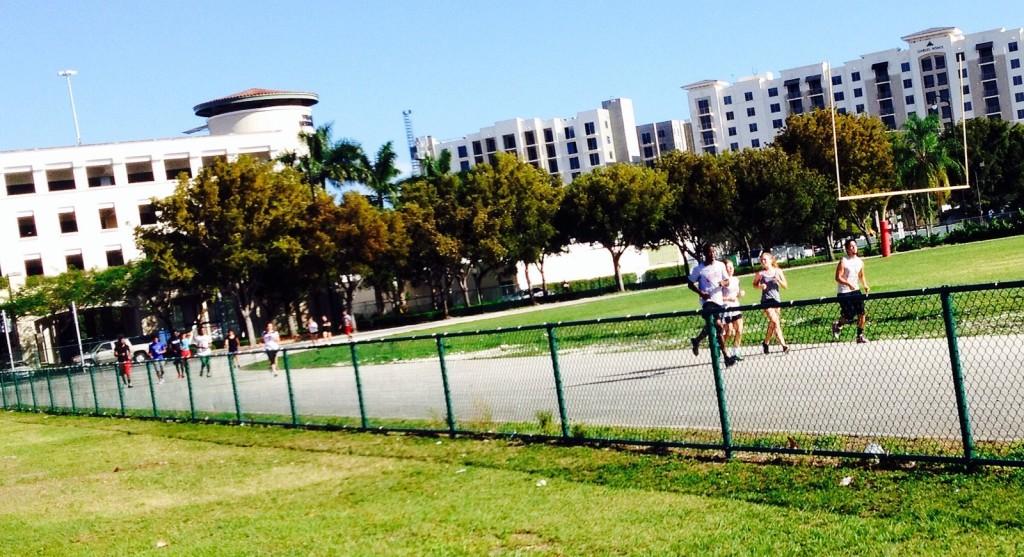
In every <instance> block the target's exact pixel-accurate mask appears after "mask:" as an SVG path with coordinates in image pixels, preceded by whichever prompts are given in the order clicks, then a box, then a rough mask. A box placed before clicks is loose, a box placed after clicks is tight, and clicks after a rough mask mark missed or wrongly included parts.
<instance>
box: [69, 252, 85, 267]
mask: <svg viewBox="0 0 1024 557" xmlns="http://www.w3.org/2000/svg"><path fill="white" fill-rule="evenodd" d="M64 265H66V266H67V268H68V270H69V271H70V270H71V269H78V270H79V271H84V270H85V261H83V260H82V254H81V253H69V254H67V255H65V256H64Z"/></svg>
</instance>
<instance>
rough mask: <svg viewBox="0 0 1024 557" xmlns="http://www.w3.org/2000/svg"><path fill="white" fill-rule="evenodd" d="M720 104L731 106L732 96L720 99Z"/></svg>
mask: <svg viewBox="0 0 1024 557" xmlns="http://www.w3.org/2000/svg"><path fill="white" fill-rule="evenodd" d="M722 104H732V95H726V96H725V98H724V99H722Z"/></svg>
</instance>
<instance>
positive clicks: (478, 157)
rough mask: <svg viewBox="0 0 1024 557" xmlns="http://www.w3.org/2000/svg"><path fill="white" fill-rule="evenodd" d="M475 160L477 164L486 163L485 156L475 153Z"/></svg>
mask: <svg viewBox="0 0 1024 557" xmlns="http://www.w3.org/2000/svg"><path fill="white" fill-rule="evenodd" d="M473 162H475V163H476V164H483V163H484V156H483V155H474V156H473Z"/></svg>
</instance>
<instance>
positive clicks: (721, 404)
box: [704, 312, 732, 459]
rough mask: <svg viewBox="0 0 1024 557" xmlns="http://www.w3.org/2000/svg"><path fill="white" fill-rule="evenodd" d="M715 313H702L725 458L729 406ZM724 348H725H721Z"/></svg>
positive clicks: (729, 431) (727, 455)
mask: <svg viewBox="0 0 1024 557" xmlns="http://www.w3.org/2000/svg"><path fill="white" fill-rule="evenodd" d="M715 317H716V315H714V314H712V313H707V312H706V313H704V325H705V326H706V327H707V331H708V344H709V345H710V346H711V369H712V371H714V374H715V396H716V397H717V398H718V418H719V420H720V421H721V423H722V450H723V451H725V458H727V459H729V458H732V429H731V428H730V426H729V407H728V405H727V404H726V402H725V380H724V379H723V378H722V363H721V361H720V360H719V358H718V327H717V326H716V325H715ZM722 349H723V350H725V348H724V347H723V348H722Z"/></svg>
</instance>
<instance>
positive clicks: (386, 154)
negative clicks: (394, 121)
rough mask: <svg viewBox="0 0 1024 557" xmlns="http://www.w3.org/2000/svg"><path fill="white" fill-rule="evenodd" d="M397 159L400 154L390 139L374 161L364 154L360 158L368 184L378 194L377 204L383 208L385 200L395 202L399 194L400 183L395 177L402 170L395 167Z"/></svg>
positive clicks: (378, 151)
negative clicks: (396, 151)
mask: <svg viewBox="0 0 1024 557" xmlns="http://www.w3.org/2000/svg"><path fill="white" fill-rule="evenodd" d="M397 161H398V155H397V154H396V153H395V149H394V146H393V145H392V143H391V142H390V141H388V142H387V143H385V144H384V145H381V147H380V149H378V150H377V156H376V157H375V158H374V160H373V161H370V159H369V158H367V157H366V155H362V157H361V159H360V165H361V166H362V167H363V169H364V172H363V173H364V176H363V179H364V180H365V183H366V186H367V187H368V188H370V189H371V190H373V193H374V195H376V196H377V199H376V202H377V206H378V207H380V208H382V209H383V208H384V203H385V202H389V203H392V204H393V203H394V202H395V199H396V198H397V196H398V191H399V188H400V185H399V184H398V183H397V182H395V178H397V177H398V175H399V174H400V172H399V171H398V168H396V167H395V162H397Z"/></svg>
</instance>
